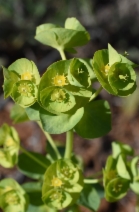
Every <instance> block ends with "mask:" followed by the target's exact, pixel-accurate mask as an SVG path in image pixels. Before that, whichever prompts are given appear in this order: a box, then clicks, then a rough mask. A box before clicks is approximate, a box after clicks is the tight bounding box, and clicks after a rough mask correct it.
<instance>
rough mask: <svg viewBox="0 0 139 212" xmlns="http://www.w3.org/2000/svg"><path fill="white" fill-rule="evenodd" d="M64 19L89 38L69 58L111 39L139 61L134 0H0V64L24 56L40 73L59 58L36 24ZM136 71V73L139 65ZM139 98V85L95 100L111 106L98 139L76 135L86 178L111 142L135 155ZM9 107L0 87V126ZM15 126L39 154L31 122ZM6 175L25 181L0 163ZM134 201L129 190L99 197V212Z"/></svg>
mask: <svg viewBox="0 0 139 212" xmlns="http://www.w3.org/2000/svg"><path fill="white" fill-rule="evenodd" d="M67 17H76V18H77V19H78V20H79V21H80V22H81V23H82V24H83V25H84V26H85V27H86V29H87V30H88V31H89V33H90V36H91V40H90V42H89V43H88V44H87V45H86V46H84V47H80V48H77V51H78V53H77V54H76V55H71V54H67V57H68V58H70V57H73V56H75V57H82V58H86V57H89V58H92V57H93V54H94V52H95V51H96V50H98V49H103V48H107V44H108V43H110V44H111V45H112V46H113V47H114V48H115V49H116V50H117V51H118V52H119V53H122V54H123V53H124V52H125V51H127V52H128V53H129V58H130V59H131V60H133V61H134V62H135V63H139V1H138V0H131V1H129V0H92V1H91V0H87V1H85V0H63V1H62V0H39V1H38V0H0V65H4V66H6V67H8V66H9V65H10V64H11V63H12V62H14V61H15V60H16V59H19V58H22V57H26V58H28V59H31V60H33V61H34V62H35V63H36V65H37V66H38V68H39V71H40V74H42V73H43V72H44V71H45V70H46V68H47V67H48V66H49V65H50V64H51V63H53V62H54V61H56V60H59V59H60V55H59V53H58V52H57V50H55V49H52V48H50V47H47V46H44V45H42V44H40V43H38V42H37V41H36V40H35V39H34V35H35V28H36V26H38V25H40V24H42V23H54V24H59V25H61V26H64V22H65V19H66V18H67ZM136 71H137V75H138V69H137V70H136ZM137 81H139V80H138V77H137ZM2 83H3V75H2V70H0V84H1V85H2ZM138 84H139V83H138ZM138 97H139V88H138V89H137V90H136V92H135V93H134V94H133V95H132V96H130V97H128V98H117V97H113V96H111V95H109V94H107V93H106V92H105V91H102V92H101V94H100V96H99V97H98V98H103V99H107V100H108V101H109V103H110V105H111V109H112V126H113V128H112V131H111V132H110V133H109V134H108V135H106V136H104V137H103V138H98V139H92V140H86V139H82V138H80V137H79V136H77V135H75V143H74V151H75V152H76V153H77V154H79V155H81V157H82V158H83V160H84V164H85V175H86V176H89V175H91V174H93V173H95V172H96V171H100V170H101V169H102V167H104V165H105V161H106V158H107V156H108V154H110V153H111V142H112V141H113V140H119V141H122V142H123V143H128V144H130V145H131V146H132V147H133V148H134V149H135V153H136V154H139V109H138V108H139V107H138V105H139V98H138ZM12 105H13V103H12V101H11V100H10V99H7V100H3V91H2V86H1V87H0V125H2V124H3V123H4V122H7V123H9V124H10V125H12V121H11V119H10V118H9V112H10V109H11V107H12ZM14 126H15V127H16V129H17V130H18V132H19V135H20V138H21V142H22V145H23V146H24V147H26V148H27V149H28V150H32V151H38V152H41V153H44V147H45V138H44V136H43V134H42V133H41V131H40V130H39V129H38V127H37V125H36V124H35V123H31V122H27V123H23V124H17V125H14ZM53 138H54V139H56V140H62V142H63V143H64V142H65V134H62V135H58V136H56V135H53ZM5 176H6V177H14V178H15V179H16V180H18V181H19V182H20V183H22V182H24V181H26V180H27V179H26V177H25V176H23V175H22V174H20V173H19V172H18V171H17V170H16V168H14V169H9V170H5V169H3V168H2V167H0V177H1V179H2V178H4V177H5ZM92 201H93V200H92ZM135 201H136V197H135V195H134V194H133V193H132V192H129V194H128V196H127V197H125V198H124V199H122V200H121V201H119V203H113V204H109V203H107V202H106V201H105V200H103V202H102V204H101V207H100V210H99V212H106V211H107V212H122V211H124V212H134V211H135ZM83 211H86V210H85V209H83Z"/></svg>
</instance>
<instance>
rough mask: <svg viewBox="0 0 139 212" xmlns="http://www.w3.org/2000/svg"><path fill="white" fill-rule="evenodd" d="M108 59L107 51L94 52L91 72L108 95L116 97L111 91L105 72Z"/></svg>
mask: <svg viewBox="0 0 139 212" xmlns="http://www.w3.org/2000/svg"><path fill="white" fill-rule="evenodd" d="M108 57H109V55H108V50H107V49H103V50H99V51H96V52H95V54H94V57H93V70H94V72H95V74H96V77H97V79H98V81H99V82H100V84H101V85H102V87H103V88H104V89H106V91H107V92H108V93H111V94H113V95H116V92H115V91H114V90H113V89H112V87H111V86H110V84H109V82H108V72H107V70H106V66H107V65H108V63H109V58H108Z"/></svg>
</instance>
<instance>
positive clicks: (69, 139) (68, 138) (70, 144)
mask: <svg viewBox="0 0 139 212" xmlns="http://www.w3.org/2000/svg"><path fill="white" fill-rule="evenodd" d="M72 148H73V130H69V131H68V132H67V133H66V150H65V156H64V158H68V159H70V157H71V153H72Z"/></svg>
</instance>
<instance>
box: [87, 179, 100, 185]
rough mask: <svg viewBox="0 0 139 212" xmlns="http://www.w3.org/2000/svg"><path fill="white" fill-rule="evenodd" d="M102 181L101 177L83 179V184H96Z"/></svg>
mask: <svg viewBox="0 0 139 212" xmlns="http://www.w3.org/2000/svg"><path fill="white" fill-rule="evenodd" d="M100 181H102V179H84V183H85V184H96V183H99V182H100Z"/></svg>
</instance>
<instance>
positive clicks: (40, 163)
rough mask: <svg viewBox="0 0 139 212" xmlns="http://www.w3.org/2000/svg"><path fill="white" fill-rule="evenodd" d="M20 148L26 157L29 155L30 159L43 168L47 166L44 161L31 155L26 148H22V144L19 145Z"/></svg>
mask: <svg viewBox="0 0 139 212" xmlns="http://www.w3.org/2000/svg"><path fill="white" fill-rule="evenodd" d="M20 150H21V151H22V152H24V153H25V154H26V155H27V156H28V157H30V158H31V159H32V160H34V161H35V162H37V163H38V164H39V165H41V166H42V167H43V168H45V169H47V168H48V167H47V166H46V164H45V163H43V162H42V161H40V160H38V159H37V158H36V157H35V156H34V155H32V154H31V153H30V152H28V151H27V150H26V149H24V148H23V147H22V146H20Z"/></svg>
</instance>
